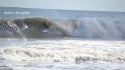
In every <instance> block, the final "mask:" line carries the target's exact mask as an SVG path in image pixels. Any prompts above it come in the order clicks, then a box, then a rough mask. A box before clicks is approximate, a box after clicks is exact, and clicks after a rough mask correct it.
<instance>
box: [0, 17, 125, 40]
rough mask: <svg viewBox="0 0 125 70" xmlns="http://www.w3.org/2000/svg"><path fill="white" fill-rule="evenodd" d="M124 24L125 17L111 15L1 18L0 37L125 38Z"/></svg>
mask: <svg viewBox="0 0 125 70" xmlns="http://www.w3.org/2000/svg"><path fill="white" fill-rule="evenodd" d="M124 26H125V19H123V18H109V17H84V18H82V19H79V20H57V19H46V18H24V19H1V20H0V33H1V34H0V37H24V36H25V37H34V38H37V37H41V38H43V37H45V38H52V37H78V38H89V39H94V38H98V39H124V38H125V28H124Z"/></svg>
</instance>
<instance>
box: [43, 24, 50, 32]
mask: <svg viewBox="0 0 125 70" xmlns="http://www.w3.org/2000/svg"><path fill="white" fill-rule="evenodd" d="M43 27H44V29H43V32H47V31H48V30H49V26H48V25H47V23H46V22H43Z"/></svg>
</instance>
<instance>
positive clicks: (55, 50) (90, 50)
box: [0, 40, 125, 64]
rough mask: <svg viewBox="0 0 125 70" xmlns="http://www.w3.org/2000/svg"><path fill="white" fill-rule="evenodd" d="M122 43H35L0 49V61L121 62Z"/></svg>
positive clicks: (70, 41)
mask: <svg viewBox="0 0 125 70" xmlns="http://www.w3.org/2000/svg"><path fill="white" fill-rule="evenodd" d="M15 42H16V41H15ZM18 42H20V41H18ZM38 42H39V44H38ZM124 44H125V41H90V40H85V41H83V40H82V41H81V40H38V41H33V42H32V41H31V42H30V44H26V45H25V44H22V45H20V44H19V45H15V46H14V45H12V46H10V45H9V47H4V48H0V61H27V62H41V63H74V64H75V63H84V62H118V63H122V62H123V63H124V62H125V52H124V50H125V47H124Z"/></svg>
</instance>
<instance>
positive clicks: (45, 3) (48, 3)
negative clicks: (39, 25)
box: [0, 0, 125, 12]
mask: <svg viewBox="0 0 125 70" xmlns="http://www.w3.org/2000/svg"><path fill="white" fill-rule="evenodd" d="M0 6H7V7H26V8H44V9H66V10H90V11H124V12H125V0H0Z"/></svg>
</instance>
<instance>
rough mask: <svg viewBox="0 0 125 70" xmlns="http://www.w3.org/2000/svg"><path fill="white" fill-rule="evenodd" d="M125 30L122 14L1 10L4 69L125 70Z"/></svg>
mask: <svg viewBox="0 0 125 70" xmlns="http://www.w3.org/2000/svg"><path fill="white" fill-rule="evenodd" d="M5 12H30V14H5ZM124 26H125V13H124V12H99V11H74V10H48V9H26V8H12V7H9V8H7V7H0V70H125V28H124Z"/></svg>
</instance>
